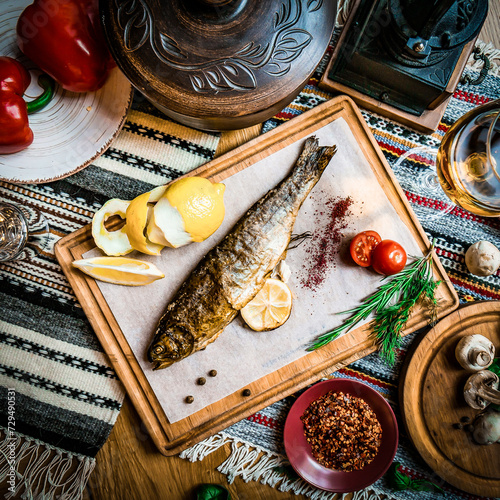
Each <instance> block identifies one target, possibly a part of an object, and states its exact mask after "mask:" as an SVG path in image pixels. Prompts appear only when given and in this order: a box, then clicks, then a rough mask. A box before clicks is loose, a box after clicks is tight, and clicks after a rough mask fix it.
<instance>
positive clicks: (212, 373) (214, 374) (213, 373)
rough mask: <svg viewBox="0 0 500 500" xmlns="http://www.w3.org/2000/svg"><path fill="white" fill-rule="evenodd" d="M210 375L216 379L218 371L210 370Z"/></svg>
mask: <svg viewBox="0 0 500 500" xmlns="http://www.w3.org/2000/svg"><path fill="white" fill-rule="evenodd" d="M208 374H209V375H210V376H211V377H215V376H216V375H217V370H210V371H209V372H208Z"/></svg>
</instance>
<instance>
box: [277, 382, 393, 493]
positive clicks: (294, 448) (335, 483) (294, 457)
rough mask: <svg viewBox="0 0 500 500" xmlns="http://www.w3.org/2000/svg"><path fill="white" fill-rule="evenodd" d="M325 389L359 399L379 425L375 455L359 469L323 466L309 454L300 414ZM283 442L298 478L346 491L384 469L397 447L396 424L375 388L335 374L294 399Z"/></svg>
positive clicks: (364, 483)
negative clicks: (335, 377) (348, 470)
mask: <svg viewBox="0 0 500 500" xmlns="http://www.w3.org/2000/svg"><path fill="white" fill-rule="evenodd" d="M329 391H336V392H340V391H341V392H344V393H346V394H352V395H353V396H356V397H358V398H361V399H363V400H364V401H366V403H368V404H369V405H370V407H371V409H372V410H373V411H374V412H375V414H376V416H377V419H378V421H379V422H380V425H381V426H382V443H381V446H380V449H379V451H378V453H377V455H376V457H375V458H374V459H373V461H372V462H371V463H370V464H368V465H366V466H365V467H364V468H363V469H361V470H359V471H352V472H345V471H337V470H332V469H327V468H326V467H323V466H322V465H321V464H319V463H318V462H317V461H316V460H315V459H314V457H313V456H312V453H311V447H310V445H309V443H308V442H307V441H306V438H305V436H304V426H303V424H302V421H301V420H300V417H301V416H302V415H303V413H304V411H305V410H306V408H307V407H308V406H309V404H310V403H311V402H312V401H314V400H315V399H318V398H319V397H321V396H323V395H324V394H326V393H327V392H329ZM284 443H285V450H286V454H287V456H288V459H289V460H290V464H291V465H292V467H293V468H294V470H295V471H296V472H297V474H298V475H299V476H300V477H302V479H304V480H305V481H307V482H308V483H310V484H312V485H313V486H316V487H317V488H321V489H323V490H326V491H333V492H336V493H348V492H351V491H357V490H362V489H364V488H366V487H367V486H370V485H371V484H373V483H374V482H375V481H376V480H377V479H379V478H380V477H382V476H383V475H384V474H385V473H386V472H387V469H388V468H389V467H390V465H391V463H392V461H393V459H394V455H395V454H396V450H397V448H398V424H397V422H396V417H395V416H394V412H393V411H392V408H391V407H390V406H389V404H388V403H387V401H386V400H385V399H384V398H383V397H382V396H381V395H380V394H379V393H378V392H377V391H375V390H374V389H372V388H371V387H369V386H368V385H366V384H363V383H362V382H357V381H355V380H348V379H341V378H337V379H331V380H325V381H324V382H319V383H317V384H315V385H313V386H312V387H310V388H309V389H308V390H307V391H305V392H304V393H303V394H302V395H301V396H300V397H299V398H298V399H297V401H296V402H295V403H294V405H293V406H292V408H291V409H290V413H289V414H288V417H287V420H286V422H285V431H284Z"/></svg>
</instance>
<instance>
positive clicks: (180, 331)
mask: <svg viewBox="0 0 500 500" xmlns="http://www.w3.org/2000/svg"><path fill="white" fill-rule="evenodd" d="M193 348H194V336H193V334H192V333H191V332H190V331H189V330H188V329H187V328H185V327H183V326H180V325H171V326H168V327H166V328H161V330H160V328H158V330H157V332H156V334H155V336H154V338H153V341H152V342H151V345H150V346H149V349H148V360H149V362H150V363H152V365H153V370H161V369H162V368H166V367H167V366H170V365H171V364H173V363H175V362H176V361H180V360H181V359H183V358H185V357H186V356H189V355H190V354H191V353H192V352H193Z"/></svg>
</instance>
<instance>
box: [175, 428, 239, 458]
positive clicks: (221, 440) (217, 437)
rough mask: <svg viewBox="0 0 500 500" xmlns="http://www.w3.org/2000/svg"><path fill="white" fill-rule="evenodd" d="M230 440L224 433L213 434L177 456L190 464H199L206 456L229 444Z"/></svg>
mask: <svg viewBox="0 0 500 500" xmlns="http://www.w3.org/2000/svg"><path fill="white" fill-rule="evenodd" d="M230 441H231V438H230V437H229V436H227V435H226V434H224V433H222V432H221V433H219V434H214V435H213V436H210V437H209V438H207V439H205V440H204V441H201V442H200V443H197V444H195V445H194V446H191V448H188V449H186V450H184V451H182V452H181V453H180V454H179V457H180V458H184V459H187V460H189V461H190V462H199V461H201V460H203V459H204V458H205V457H206V456H207V455H210V453H213V452H214V451H215V450H218V449H219V448H221V447H222V446H224V445H225V444H226V443H229V442H230Z"/></svg>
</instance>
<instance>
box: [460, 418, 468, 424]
mask: <svg viewBox="0 0 500 500" xmlns="http://www.w3.org/2000/svg"><path fill="white" fill-rule="evenodd" d="M460 422H462V423H464V424H468V423H469V422H470V417H467V416H465V417H462V418H461V419H460Z"/></svg>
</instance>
